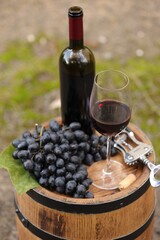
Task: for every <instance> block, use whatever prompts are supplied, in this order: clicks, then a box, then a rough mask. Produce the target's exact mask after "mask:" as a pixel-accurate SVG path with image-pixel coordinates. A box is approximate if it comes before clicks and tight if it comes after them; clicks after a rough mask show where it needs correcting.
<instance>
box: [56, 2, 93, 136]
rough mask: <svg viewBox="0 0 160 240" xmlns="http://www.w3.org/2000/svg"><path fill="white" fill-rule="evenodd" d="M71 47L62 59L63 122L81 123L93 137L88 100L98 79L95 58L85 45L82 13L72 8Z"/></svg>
mask: <svg viewBox="0 0 160 240" xmlns="http://www.w3.org/2000/svg"><path fill="white" fill-rule="evenodd" d="M68 16H69V46H68V47H67V48H65V49H64V50H63V51H62V53H61V55H60V59H59V73H60V95H61V114H62V122H63V123H64V124H65V125H68V124H70V123H71V122H73V121H78V122H80V123H81V125H82V129H83V130H84V131H85V132H86V133H87V134H91V133H92V127H91V119H90V114H89V99H90V94H91V90H92V85H93V81H94V76H95V58H94V55H93V53H92V52H91V50H90V49H89V48H88V47H86V46H84V44H83V10H82V8H81V7H78V6H73V7H71V8H69V11H68Z"/></svg>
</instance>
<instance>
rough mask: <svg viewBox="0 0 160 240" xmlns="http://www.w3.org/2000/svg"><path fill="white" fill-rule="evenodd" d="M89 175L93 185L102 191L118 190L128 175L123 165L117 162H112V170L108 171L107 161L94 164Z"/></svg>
mask: <svg viewBox="0 0 160 240" xmlns="http://www.w3.org/2000/svg"><path fill="white" fill-rule="evenodd" d="M89 173H90V175H91V178H92V180H93V183H92V184H93V185H94V186H95V187H97V188H101V189H106V190H107V189H108V190H112V189H117V188H118V187H119V183H120V182H121V181H122V180H123V179H124V178H125V177H126V176H127V175H128V174H127V172H125V168H124V166H123V164H121V163H119V162H118V161H115V160H110V168H109V169H107V166H106V161H99V162H96V163H94V164H93V165H92V166H91V167H90V168H89Z"/></svg>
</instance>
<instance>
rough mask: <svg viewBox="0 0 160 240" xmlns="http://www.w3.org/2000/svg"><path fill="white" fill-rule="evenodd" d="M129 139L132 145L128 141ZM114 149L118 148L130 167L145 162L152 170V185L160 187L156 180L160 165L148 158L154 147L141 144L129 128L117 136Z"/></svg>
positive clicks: (158, 181)
mask: <svg viewBox="0 0 160 240" xmlns="http://www.w3.org/2000/svg"><path fill="white" fill-rule="evenodd" d="M127 139H129V140H130V142H132V144H134V145H135V146H132V145H131V144H130V143H128V142H127V141H126V140H127ZM114 147H115V148H117V149H118V150H119V151H120V152H121V153H122V154H123V157H124V162H125V163H126V164H128V165H134V164H136V163H137V162H138V161H141V162H143V163H144V164H145V165H146V166H147V167H148V168H149V169H150V177H149V178H150V183H151V186H153V187H159V186H160V180H158V179H156V178H155V175H156V174H158V173H159V174H160V164H159V165H155V164H153V163H151V162H150V161H149V160H148V158H147V157H148V156H149V155H150V154H151V153H152V152H153V147H152V145H149V144H147V143H143V142H140V141H139V140H137V138H136V137H135V134H134V133H133V132H132V131H131V130H130V129H129V128H128V127H127V128H125V129H124V130H123V131H121V132H120V133H119V134H117V135H116V137H115V141H114Z"/></svg>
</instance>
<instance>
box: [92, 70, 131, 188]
mask: <svg viewBox="0 0 160 240" xmlns="http://www.w3.org/2000/svg"><path fill="white" fill-rule="evenodd" d="M90 115H91V119H92V123H93V127H94V128H95V129H96V130H97V131H98V132H99V133H100V134H102V135H105V136H107V158H106V161H103V162H102V161H100V162H96V163H94V164H93V165H92V166H91V167H90V168H91V169H90V171H92V176H93V177H92V179H93V185H95V186H96V187H98V188H102V189H115V188H117V187H118V185H119V182H120V181H121V180H122V179H123V178H124V177H125V175H126V174H125V171H123V164H121V163H119V162H118V161H115V160H110V153H111V146H110V140H111V137H114V136H115V135H116V134H117V133H119V132H120V131H122V130H123V129H124V128H125V127H126V126H127V125H128V123H129V121H130V118H131V103H130V91H129V78H128V76H127V75H126V74H124V73H122V72H120V71H117V70H106V71H102V72H100V73H98V74H97V75H96V77H95V80H94V84H93V88H92V93H91V98H90Z"/></svg>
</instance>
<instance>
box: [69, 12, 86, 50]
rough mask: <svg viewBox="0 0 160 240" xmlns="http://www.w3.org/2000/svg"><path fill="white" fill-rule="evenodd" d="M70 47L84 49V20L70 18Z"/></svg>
mask: <svg viewBox="0 0 160 240" xmlns="http://www.w3.org/2000/svg"><path fill="white" fill-rule="evenodd" d="M69 47H70V48H73V49H79V48H83V19H82V16H80V17H71V16H69Z"/></svg>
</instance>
